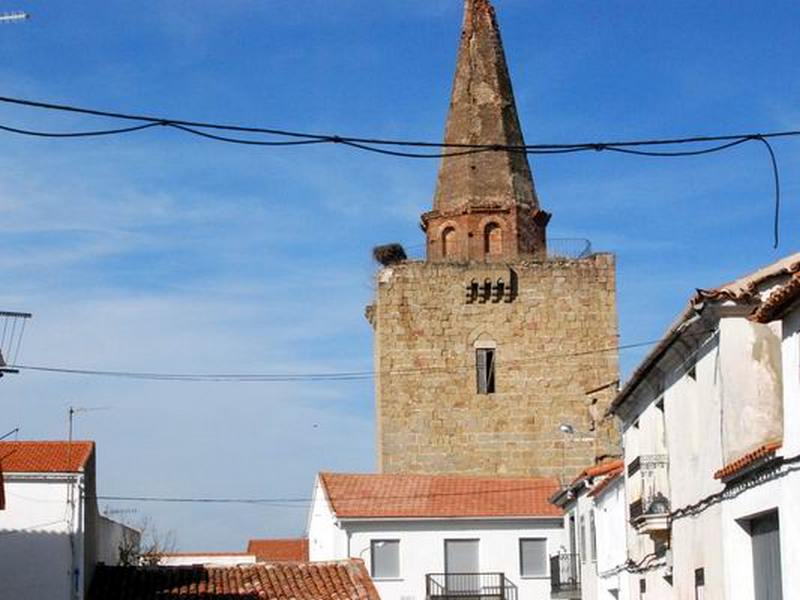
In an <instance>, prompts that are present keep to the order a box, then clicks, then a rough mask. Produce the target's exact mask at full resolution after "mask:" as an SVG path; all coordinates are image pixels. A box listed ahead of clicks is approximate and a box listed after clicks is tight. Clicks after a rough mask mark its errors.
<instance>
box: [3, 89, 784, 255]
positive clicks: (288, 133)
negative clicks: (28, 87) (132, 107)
mask: <svg viewBox="0 0 800 600" xmlns="http://www.w3.org/2000/svg"><path fill="white" fill-rule="evenodd" d="M0 103H5V104H14V105H18V106H25V107H29V108H37V109H44V110H51V111H59V112H69V113H75V114H81V115H91V116H96V117H104V118H109V119H117V120H126V121H138V122H141V123H143V124H142V125H137V126H133V127H125V128H121V129H102V130H92V131H78V132H66V133H56V132H44V131H34V130H29V129H22V128H19V127H10V126H7V125H0V130H2V131H6V132H8V133H16V134H21V135H30V136H36V137H50V138H82V137H98V136H108V135H117V134H123V133H131V132H135V131H141V130H144V129H149V128H151V127H155V126H163V127H169V128H172V129H178V130H180V131H183V132H184V133H189V134H191V135H196V136H201V137H203V138H206V139H211V140H215V141H219V142H225V143H232V144H244V145H248V146H304V145H319V144H339V145H344V146H348V147H350V148H354V149H357V150H363V151H366V152H372V153H376V154H381V155H386V156H394V157H400V158H422V159H436V158H446V157H455V156H466V155H471V154H478V153H483V152H520V153H525V154H536V155H541V154H572V153H577V152H592V151H594V152H603V151H609V152H617V153H621V154H631V155H636V156H649V157H686V156H700V155H705V154H712V153H715V152H722V151H725V150H729V149H731V148H733V147H735V146H739V145H741V144H745V143H747V142H751V141H757V142H761V143H762V144H763V145H764V146H765V148H766V150H767V151H768V153H769V157H770V161H771V163H772V175H773V180H774V183H775V202H774V205H775V211H774V231H773V236H774V242H773V246H774V247H775V248H777V247H778V244H779V242H780V238H779V226H780V201H781V198H780V196H781V193H780V177H779V171H778V164H777V159H776V156H775V152H774V150H773V148H772V146H771V145H770V143H769V141H768V139H773V138H775V139H777V138H786V137H796V136H800V130H787V131H775V132H770V133H743V134H732V135H706V136H691V137H682V138H664V139H645V140H623V141H615V142H576V143H567V144H526V145H505V144H462V143H448V142H426V141H415V140H399V139H388V138H372V137H368V138H362V137H351V136H340V135H336V134H327V133H324V134H323V133H311V132H304V131H292V130H287V129H276V128H267V127H253V126H242V125H233V124H227V123H213V122H203V121H190V120H185V119H170V118H165V117H154V116H151V115H142V114H130V113H122V112H115V111H107V110H97V109H91V108H85V107H80V106H74V105H67V104H56V103H52V102H40V101H35V100H27V99H24V98H13V97H9V96H0ZM202 130H215V131H225V132H232V133H246V134H258V135H270V136H276V137H283V138H290V139H288V140H262V139H245V138H241V137H231V136H229V135H220V134H217V133H209V132H208V131H202ZM720 142H721V143H720ZM712 143H713V144H716V145H714V146H711V147H706V148H701V149H699V150H676V151H657V150H642V149H641V148H647V147H660V146H683V145H696V144H712ZM391 147H395V148H434V149H438V150H444V152H425V153H423V152H412V151H407V150H393V149H389V148H391ZM448 150H454V151H448Z"/></svg>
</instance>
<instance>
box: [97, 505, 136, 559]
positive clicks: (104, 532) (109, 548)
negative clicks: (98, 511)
mask: <svg viewBox="0 0 800 600" xmlns="http://www.w3.org/2000/svg"><path fill="white" fill-rule="evenodd" d="M96 535H97V544H96V548H97V556H96V558H95V560H97V562H101V563H105V564H107V565H115V564H117V563H118V562H119V549H120V547H121V546H122V545H123V544H125V545H128V544H138V542H139V540H140V539H141V532H140V531H138V530H136V529H133V528H132V527H128V526H126V525H123V524H122V523H118V522H117V521H114V520H112V519H109V518H108V517H104V516H102V515H100V516H98V517H97V528H96Z"/></svg>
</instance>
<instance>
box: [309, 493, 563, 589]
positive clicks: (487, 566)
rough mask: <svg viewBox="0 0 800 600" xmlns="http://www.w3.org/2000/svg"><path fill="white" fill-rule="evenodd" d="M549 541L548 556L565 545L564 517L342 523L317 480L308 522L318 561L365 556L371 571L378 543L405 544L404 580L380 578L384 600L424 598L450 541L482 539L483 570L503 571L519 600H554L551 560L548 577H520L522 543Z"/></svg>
mask: <svg viewBox="0 0 800 600" xmlns="http://www.w3.org/2000/svg"><path fill="white" fill-rule="evenodd" d="M523 538H543V539H545V540H547V555H548V556H549V555H551V554H555V553H556V552H558V550H559V549H560V548H561V547H562V546H564V545H565V538H564V529H563V522H562V520H561V518H550V519H414V520H411V519H408V520H379V519H376V520H344V521H341V522H340V521H338V520H337V518H336V516H335V515H334V514H333V512H332V511H331V509H330V506H329V504H328V501H327V499H326V498H325V495H324V490H323V488H322V487H321V486H320V484H319V480H317V482H316V484H315V488H314V495H313V501H312V505H311V510H310V515H309V520H308V539H309V557H310V559H311V560H312V561H320V560H337V559H343V558H348V557H352V558H360V559H362V560H364V562H365V563H366V566H367V569H369V570H370V572H371V568H372V565H371V564H370V561H371V556H370V547H371V545H370V542H371V541H372V540H389V539H391V540H399V541H400V577H399V578H398V579H393V580H381V579H376V580H375V585H376V587H377V589H378V592H379V593H380V596H381V598H382V599H383V600H424V599H425V576H426V575H427V574H430V573H443V572H444V541H445V540H446V539H478V540H480V542H479V554H480V570H481V572H495V573H496V572H502V573H505V576H506V578H507V579H508V580H509V581H511V582H512V583H513V585H515V586H517V589H518V594H517V598H518V599H519V600H539V599H546V598H550V573H549V561H548V564H547V569H548V570H547V571H546V573H545V574H544V576H542V577H536V578H525V579H523V578H522V577H521V576H520V556H519V540H520V539H523Z"/></svg>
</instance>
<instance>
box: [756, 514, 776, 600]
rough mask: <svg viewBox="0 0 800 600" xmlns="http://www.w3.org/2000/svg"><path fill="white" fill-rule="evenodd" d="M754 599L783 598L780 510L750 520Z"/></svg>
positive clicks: (773, 599)
mask: <svg viewBox="0 0 800 600" xmlns="http://www.w3.org/2000/svg"><path fill="white" fill-rule="evenodd" d="M750 537H751V541H752V546H753V584H754V585H755V595H754V596H753V598H754V600H781V599H782V598H783V585H782V582H781V577H782V573H781V570H782V569H781V537H780V524H779V522H778V511H773V512H770V513H767V514H765V515H761V516H759V517H756V518H755V519H751V520H750Z"/></svg>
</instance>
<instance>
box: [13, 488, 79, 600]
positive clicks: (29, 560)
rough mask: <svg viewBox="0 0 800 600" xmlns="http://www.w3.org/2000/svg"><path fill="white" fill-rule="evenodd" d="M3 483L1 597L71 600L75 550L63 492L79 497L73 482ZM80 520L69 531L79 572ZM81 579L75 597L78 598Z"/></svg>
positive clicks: (65, 494)
mask: <svg viewBox="0 0 800 600" xmlns="http://www.w3.org/2000/svg"><path fill="white" fill-rule="evenodd" d="M4 479H5V493H6V509H5V510H3V511H0V585H1V586H2V590H3V593H2V596H3V597H4V598H5V597H8V598H26V599H27V598H31V599H38V598H41V599H48V600H49V599H53V600H69V599H70V598H71V597H72V596H71V586H70V576H69V572H70V569H71V565H72V564H73V561H72V557H73V551H72V549H71V545H70V535H69V533H70V530H69V528H68V524H67V523H68V519H67V516H68V514H69V511H68V505H67V490H68V487H69V485H72V486H73V488H74V490H75V493H76V494H79V492H78V491H77V490H78V485H77V483H76V482H75V478H74V477H72V476H70V477H69V479H65V478H64V477H63V476H56V475H53V476H49V477H48V478H47V479H45V478H43V477H31V476H30V475H17V474H14V473H6V474H4ZM70 481H71V482H72V483H71V484H70V483H68V482H70ZM76 497H80V496H79V495H78V496H76ZM80 521H81V519H79V518H76V519H75V521H74V526H73V529H72V531H73V532H74V533H75V534H76V535H75V537H74V540H73V541H74V543H75V546H74V552H75V560H74V564H75V565H76V566H78V568H80V566H82V564H83V554H82V543H81V539H80V538H81V537H82V536H81V535H80V532H81V531H82V525H83V524H82V523H81V522H80ZM82 580H83V578H82V577H81V578H80V580H79V582H78V590H77V594H82V591H83V581H82ZM79 597H80V596H79Z"/></svg>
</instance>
